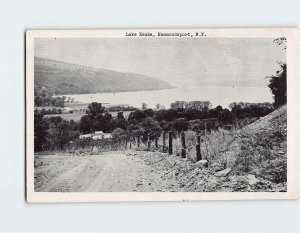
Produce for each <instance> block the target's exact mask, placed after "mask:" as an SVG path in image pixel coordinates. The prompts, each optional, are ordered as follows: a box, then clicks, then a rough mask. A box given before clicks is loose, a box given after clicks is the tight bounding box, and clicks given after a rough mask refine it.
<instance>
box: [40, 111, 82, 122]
mask: <svg viewBox="0 0 300 233" xmlns="http://www.w3.org/2000/svg"><path fill="white" fill-rule="evenodd" d="M83 115H85V113H82V112H81V113H62V114H51V115H45V117H57V116H60V117H62V118H63V119H65V120H68V121H70V120H74V121H79V120H80V118H81V117H82V116H83Z"/></svg>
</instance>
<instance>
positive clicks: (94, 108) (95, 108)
mask: <svg viewBox="0 0 300 233" xmlns="http://www.w3.org/2000/svg"><path fill="white" fill-rule="evenodd" d="M103 113H105V108H104V107H102V104H101V103H97V102H93V103H91V104H89V106H88V109H87V114H88V115H90V116H91V117H94V118H95V117H98V116H99V115H102V114H103Z"/></svg>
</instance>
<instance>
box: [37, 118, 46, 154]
mask: <svg viewBox="0 0 300 233" xmlns="http://www.w3.org/2000/svg"><path fill="white" fill-rule="evenodd" d="M48 129H49V124H48V122H47V120H46V119H45V118H44V117H43V115H42V114H39V113H37V114H34V151H35V152H36V151H42V150H44V149H45V143H46V139H47V136H48Z"/></svg>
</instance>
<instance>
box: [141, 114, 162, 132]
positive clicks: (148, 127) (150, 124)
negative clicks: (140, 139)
mask: <svg viewBox="0 0 300 233" xmlns="http://www.w3.org/2000/svg"><path fill="white" fill-rule="evenodd" d="M140 126H141V127H142V128H143V131H144V136H147V135H150V136H152V137H153V136H155V135H159V134H161V132H162V128H161V127H160V125H159V122H158V121H155V120H153V119H152V118H151V117H147V118H146V119H145V120H143V121H142V122H141V124H140Z"/></svg>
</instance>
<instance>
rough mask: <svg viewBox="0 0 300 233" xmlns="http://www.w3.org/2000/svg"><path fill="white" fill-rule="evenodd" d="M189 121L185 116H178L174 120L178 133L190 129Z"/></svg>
mask: <svg viewBox="0 0 300 233" xmlns="http://www.w3.org/2000/svg"><path fill="white" fill-rule="evenodd" d="M188 127H189V122H188V121H187V120H186V119H184V118H178V119H176V120H175V121H174V128H175V130H177V132H178V134H179V133H180V132H181V131H185V130H188Z"/></svg>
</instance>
